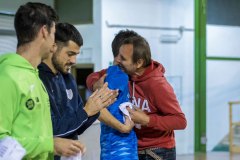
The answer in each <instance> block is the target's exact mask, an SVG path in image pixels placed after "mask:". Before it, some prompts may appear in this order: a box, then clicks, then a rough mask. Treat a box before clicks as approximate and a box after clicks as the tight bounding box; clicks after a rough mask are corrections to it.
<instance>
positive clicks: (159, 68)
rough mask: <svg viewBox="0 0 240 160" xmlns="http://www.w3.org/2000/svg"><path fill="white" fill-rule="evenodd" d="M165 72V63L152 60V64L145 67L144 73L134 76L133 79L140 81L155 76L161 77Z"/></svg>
mask: <svg viewBox="0 0 240 160" xmlns="http://www.w3.org/2000/svg"><path fill="white" fill-rule="evenodd" d="M164 73H165V68H164V67H163V65H162V64H160V63H158V62H156V61H153V60H152V62H151V65H149V66H148V67H147V68H146V69H145V71H144V73H143V75H141V76H132V77H131V80H132V81H134V82H140V81H145V80H146V79H149V78H153V77H158V78H161V77H163V76H164Z"/></svg>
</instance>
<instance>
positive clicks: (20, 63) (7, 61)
mask: <svg viewBox="0 0 240 160" xmlns="http://www.w3.org/2000/svg"><path fill="white" fill-rule="evenodd" d="M5 65H9V66H14V67H17V68H25V69H29V70H36V69H34V68H33V66H32V65H31V64H30V63H29V62H28V61H27V60H26V59H25V58H23V57H22V56H20V55H19V54H16V53H9V54H4V55H1V56H0V67H2V66H5Z"/></svg>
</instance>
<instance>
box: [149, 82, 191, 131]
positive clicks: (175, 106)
mask: <svg viewBox="0 0 240 160" xmlns="http://www.w3.org/2000/svg"><path fill="white" fill-rule="evenodd" d="M151 92H152V95H153V97H151V99H152V100H153V105H155V106H156V108H157V109H158V112H160V115H159V114H151V115H149V116H150V121H149V123H148V127H152V128H154V129H157V130H162V131H167V130H180V129H185V128H186V126H187V120H186V118H185V115H184V113H183V112H182V110H181V108H180V105H179V103H178V101H177V98H176V95H175V94H174V91H173V88H172V87H171V85H170V84H169V83H168V82H167V80H166V79H165V78H163V79H162V80H161V81H160V82H159V83H158V84H155V85H154V86H153V88H152V90H151Z"/></svg>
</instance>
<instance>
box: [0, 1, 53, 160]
mask: <svg viewBox="0 0 240 160" xmlns="http://www.w3.org/2000/svg"><path fill="white" fill-rule="evenodd" d="M56 20H57V15H56V13H55V11H54V10H53V9H52V8H51V7H50V6H47V5H45V4H41V3H30V2H29V3H27V4H25V5H22V6H20V8H19V9H18V11H17V12H16V15H15V21H14V25H15V29H16V34H17V39H18V44H17V54H16V53H12V54H6V55H3V56H1V57H0V139H2V138H4V137H6V136H11V137H12V138H14V139H16V140H17V141H18V142H19V143H20V144H21V145H22V147H23V148H24V149H25V150H26V155H25V157H24V159H39V160H46V159H53V133H52V125H51V115H50V104H49V98H48V94H47V91H46V89H45V88H44V85H43V84H42V82H41V80H40V79H39V77H38V70H37V66H38V65H39V64H40V62H41V61H42V60H43V59H45V58H47V57H48V55H49V52H50V51H51V52H53V51H54V32H55V22H56Z"/></svg>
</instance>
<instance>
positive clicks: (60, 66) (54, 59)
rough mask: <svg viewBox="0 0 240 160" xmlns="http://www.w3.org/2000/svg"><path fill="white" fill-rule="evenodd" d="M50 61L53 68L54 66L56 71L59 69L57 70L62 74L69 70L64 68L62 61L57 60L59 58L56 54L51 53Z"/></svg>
mask: <svg viewBox="0 0 240 160" xmlns="http://www.w3.org/2000/svg"><path fill="white" fill-rule="evenodd" d="M52 63H53V66H54V68H55V69H56V70H57V71H59V72H61V73H63V74H67V73H68V71H69V70H68V69H67V70H66V69H64V67H65V65H64V64H63V63H60V62H59V60H58V59H57V56H55V55H53V57H52Z"/></svg>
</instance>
